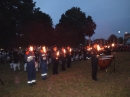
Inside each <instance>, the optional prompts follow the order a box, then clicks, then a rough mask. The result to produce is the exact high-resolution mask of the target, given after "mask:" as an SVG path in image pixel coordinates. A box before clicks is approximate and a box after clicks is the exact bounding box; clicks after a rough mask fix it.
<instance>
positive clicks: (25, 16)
mask: <svg viewBox="0 0 130 97" xmlns="http://www.w3.org/2000/svg"><path fill="white" fill-rule="evenodd" d="M36 10H39V8H35V2H33V0H0V26H1V27H0V46H4V47H5V46H6V47H8V46H9V44H10V42H11V40H14V39H15V38H16V37H17V36H16V33H18V35H20V34H21V33H19V32H18V31H17V29H18V28H20V27H21V25H22V23H24V22H27V21H30V20H32V19H33V18H32V14H33V13H34V12H35V11H36ZM15 43H16V41H15ZM10 45H12V44H10Z"/></svg>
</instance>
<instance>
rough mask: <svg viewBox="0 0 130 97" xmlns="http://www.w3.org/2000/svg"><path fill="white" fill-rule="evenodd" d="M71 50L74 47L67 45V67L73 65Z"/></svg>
mask: <svg viewBox="0 0 130 97" xmlns="http://www.w3.org/2000/svg"><path fill="white" fill-rule="evenodd" d="M71 51H72V49H71V48H70V47H69V46H68V47H67V53H66V58H67V68H70V67H71Z"/></svg>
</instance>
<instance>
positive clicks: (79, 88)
mask: <svg viewBox="0 0 130 97" xmlns="http://www.w3.org/2000/svg"><path fill="white" fill-rule="evenodd" d="M115 58H116V60H115V64H116V70H118V71H119V72H118V71H116V72H112V73H110V72H111V71H112V70H113V66H114V62H113V63H112V64H111V66H110V67H109V68H108V69H107V70H108V75H107V74H106V73H105V70H99V71H98V74H97V75H98V77H99V78H100V79H99V81H93V80H92V78H91V63H90V60H86V61H84V60H81V61H74V62H72V68H69V69H67V71H61V68H60V66H59V74H58V75H52V66H51V65H50V68H49V70H48V79H47V80H42V79H41V76H40V75H41V74H40V72H37V74H36V75H37V78H36V79H37V84H36V85H35V86H33V87H29V86H28V84H27V73H26V72H24V71H23V64H21V71H16V72H14V71H13V70H10V68H9V64H3V65H0V78H1V79H2V81H3V82H4V84H5V85H4V86H2V84H1V83H0V97H130V52H116V54H115ZM16 80H17V81H18V82H16Z"/></svg>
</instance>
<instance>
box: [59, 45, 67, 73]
mask: <svg viewBox="0 0 130 97" xmlns="http://www.w3.org/2000/svg"><path fill="white" fill-rule="evenodd" d="M60 61H61V70H62V71H65V70H66V69H65V63H66V50H65V48H64V47H62V48H61V53H60Z"/></svg>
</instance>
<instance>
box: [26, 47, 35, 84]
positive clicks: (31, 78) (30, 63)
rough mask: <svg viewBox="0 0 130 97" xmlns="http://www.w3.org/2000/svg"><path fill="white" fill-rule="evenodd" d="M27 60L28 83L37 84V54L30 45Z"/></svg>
mask: <svg viewBox="0 0 130 97" xmlns="http://www.w3.org/2000/svg"><path fill="white" fill-rule="evenodd" d="M25 61H26V63H27V74H28V82H27V83H28V84H29V86H33V85H34V84H36V70H35V64H36V62H35V55H34V52H33V47H32V46H30V47H29V50H28V51H27V52H26V54H25Z"/></svg>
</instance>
